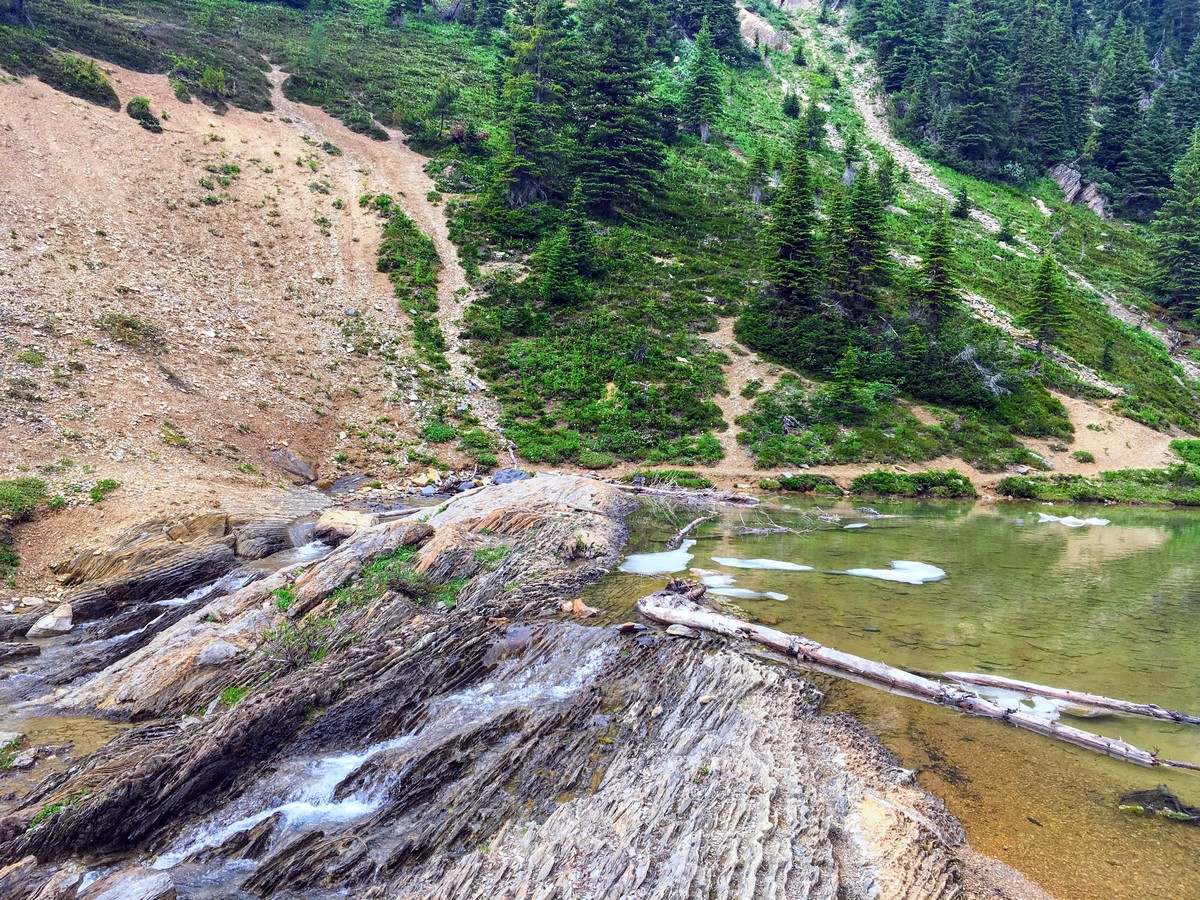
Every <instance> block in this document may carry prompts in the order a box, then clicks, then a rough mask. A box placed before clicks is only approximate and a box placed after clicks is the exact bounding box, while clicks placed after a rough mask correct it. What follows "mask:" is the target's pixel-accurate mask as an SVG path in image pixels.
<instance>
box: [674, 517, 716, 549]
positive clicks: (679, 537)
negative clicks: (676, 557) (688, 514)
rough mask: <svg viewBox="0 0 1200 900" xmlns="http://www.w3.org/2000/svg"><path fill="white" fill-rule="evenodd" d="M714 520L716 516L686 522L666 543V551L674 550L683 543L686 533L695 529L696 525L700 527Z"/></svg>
mask: <svg viewBox="0 0 1200 900" xmlns="http://www.w3.org/2000/svg"><path fill="white" fill-rule="evenodd" d="M715 518H716V516H700V518H698V519H692V521H690V522H688V523H687V524H686V525H684V526H683V527H682V528H680V529H679V530H678V531H677V532H675V533H674V534H673V535H671V539H670V540H669V541H667V549H668V550H674V549H675V548H676V547H678V546H679V545H680V544H682V543H683V539H684V538H685V537H687V535H688V532H690V531H691V530H692V529H693V528H695V527H696V526H697V525H702V524H703V523H705V522H711V521H712V520H713V519H715Z"/></svg>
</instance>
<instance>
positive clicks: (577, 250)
mask: <svg viewBox="0 0 1200 900" xmlns="http://www.w3.org/2000/svg"><path fill="white" fill-rule="evenodd" d="M587 206H588V205H587V198H586V197H585V196H584V194H583V185H582V184H580V183H579V179H575V186H574V187H573V188H571V197H570V199H569V200H568V201H567V209H566V215H565V216H564V219H563V227H564V228H566V230H567V239H568V241H569V243H570V246H571V252H572V253H573V254H574V256H575V268H576V269H577V270H578V271H579V272H580V273H581V274H587V273H588V272H591V271H593V270H594V269H595V268H596V262H595V254H596V240H595V235H594V234H593V233H592V227H591V225H589V224H588V218H587Z"/></svg>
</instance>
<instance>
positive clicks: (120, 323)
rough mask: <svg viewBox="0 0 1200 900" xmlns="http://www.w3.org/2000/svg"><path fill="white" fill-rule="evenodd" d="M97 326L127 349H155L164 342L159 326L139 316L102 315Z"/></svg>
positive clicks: (118, 313)
mask: <svg viewBox="0 0 1200 900" xmlns="http://www.w3.org/2000/svg"><path fill="white" fill-rule="evenodd" d="M96 324H97V326H99V328H100V329H101V330H102V331H104V332H105V333H106V334H107V335H108V336H109V337H110V338H112V339H113V340H114V341H116V342H117V343H118V344H124V345H125V346H127V347H136V348H139V349H141V348H147V347H153V346H154V345H155V344H157V343H158V342H159V341H161V340H162V330H161V329H160V328H159V327H158V326H157V325H152V324H151V323H149V322H146V321H143V320H142V319H139V318H138V317H137V316H134V315H131V314H129V313H123V312H110V313H105V314H104V315H102V316H101V317H100V318H99V319H98V320H97V321H96Z"/></svg>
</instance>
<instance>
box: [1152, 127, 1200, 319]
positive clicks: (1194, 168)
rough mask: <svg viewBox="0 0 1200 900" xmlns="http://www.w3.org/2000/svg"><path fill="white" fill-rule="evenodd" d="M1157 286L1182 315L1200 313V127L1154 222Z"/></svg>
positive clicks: (1181, 161) (1194, 316) (1172, 179)
mask: <svg viewBox="0 0 1200 900" xmlns="http://www.w3.org/2000/svg"><path fill="white" fill-rule="evenodd" d="M1153 228H1154V258H1155V262H1156V264H1157V267H1158V287H1159V289H1160V291H1161V292H1162V293H1163V295H1164V296H1165V297H1166V300H1167V304H1168V305H1169V306H1170V307H1171V308H1172V309H1174V310H1175V311H1176V312H1178V313H1179V314H1180V315H1182V316H1186V317H1188V318H1196V316H1197V314H1198V313H1200V126H1197V128H1196V130H1195V131H1194V132H1192V143H1191V146H1190V147H1189V148H1188V151H1187V152H1186V153H1185V154H1184V155H1183V158H1182V159H1180V160H1179V162H1178V164H1177V165H1176V166H1175V171H1174V173H1172V177H1171V190H1170V192H1169V193H1168V194H1167V200H1166V202H1165V203H1164V204H1163V206H1162V209H1160V210H1159V211H1158V215H1157V216H1156V217H1155V219H1154V225H1153Z"/></svg>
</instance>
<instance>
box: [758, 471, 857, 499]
mask: <svg viewBox="0 0 1200 900" xmlns="http://www.w3.org/2000/svg"><path fill="white" fill-rule="evenodd" d="M768 480H769V481H771V482H773V485H772V486H771V487H770V488H767V487H765V486H764V490H777V491H796V492H797V493H801V494H813V493H815V494H830V495H832V496H835V497H840V496H841V495H842V489H841V488H840V487H838V483H837V482H836V481H834V480H833V479H832V478H830V477H829V476H828V475H809V474H807V473H804V474H801V475H780V476H779V477H778V478H773V479H763V481H764V482H765V481H768Z"/></svg>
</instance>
